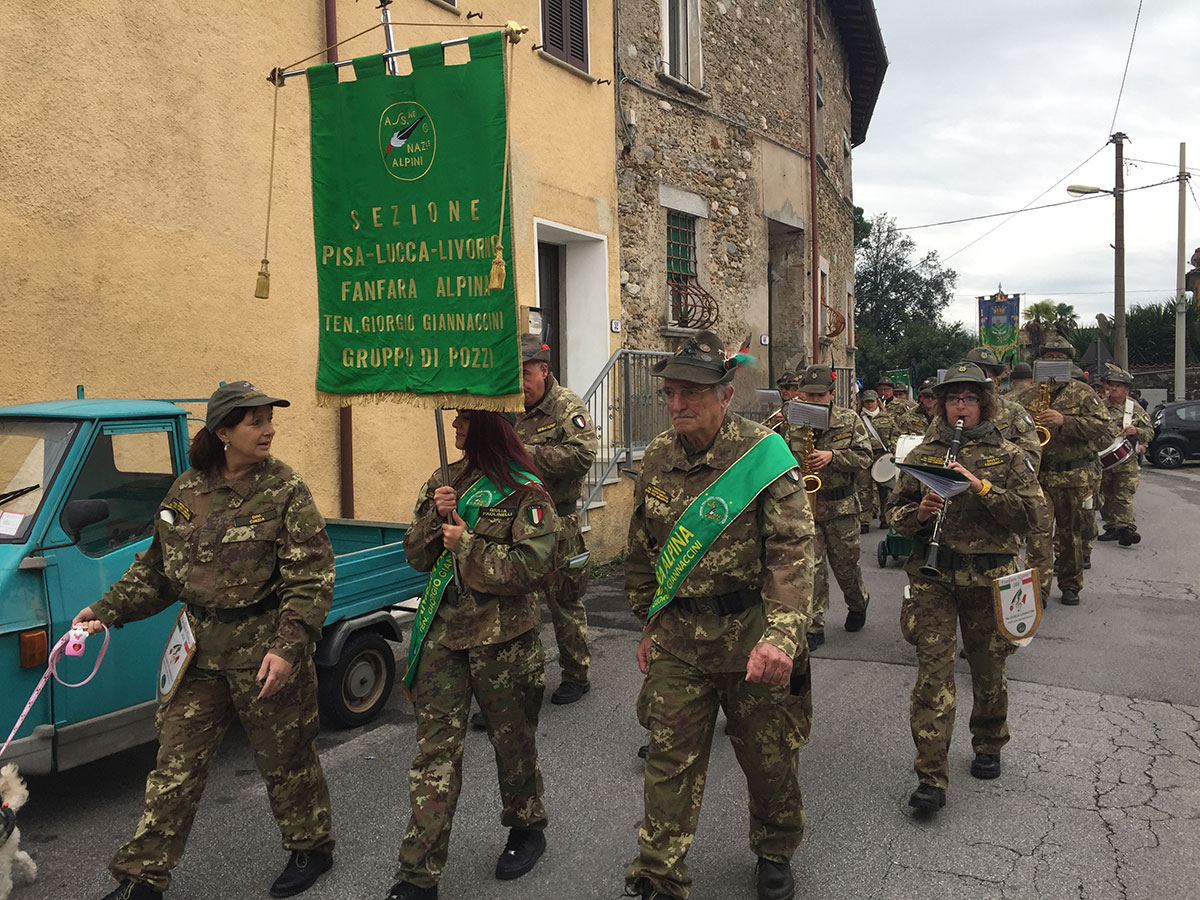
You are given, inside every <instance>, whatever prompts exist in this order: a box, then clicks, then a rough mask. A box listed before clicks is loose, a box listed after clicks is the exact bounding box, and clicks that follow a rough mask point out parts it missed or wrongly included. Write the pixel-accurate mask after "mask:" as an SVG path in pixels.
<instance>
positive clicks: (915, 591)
mask: <svg viewBox="0 0 1200 900" xmlns="http://www.w3.org/2000/svg"><path fill="white" fill-rule="evenodd" d="M1014 571H1015V568H1014ZM911 585H912V589H911V591H910V595H909V596H908V597H906V598H905V600H904V603H903V604H902V605H901V608H900V633H901V634H903V635H904V639H905V640H906V641H908V642H909V643H910V644H912V645H913V646H914V647H916V648H917V680H916V683H915V684H914V685H913V689H912V697H911V700H910V704H909V714H908V715H909V725H910V726H911V728H912V737H913V744H915V745H916V748H917V756H916V760H915V761H914V763H913V768H914V769H915V770H916V773H917V778H918V779H920V781H921V782H922V783H923V784H931V785H933V786H934V787H940V788H944V787H946V785H947V784H948V783H949V780H950V768H949V763H948V756H949V752H950V736H951V734H952V732H953V731H954V712H955V705H956V700H955V685H954V660H955V652H956V650H957V649H958V644H957V640H956V636H955V630H956V629H955V626H956V625H960V626H961V627H962V637H963V648H964V649H965V651H966V654H967V663H968V664H969V665H970V667H971V691H972V693H973V694H974V702H973V704H972V706H971V726H970V727H971V746H972V748H973V749H974V750H975V752H976V753H999V752H1000V750H1001V748H1003V747H1004V745H1005V744H1007V743H1008V678H1007V677H1006V675H1005V673H1004V661H1005V660H1006V659H1007V658H1008V656H1009V655H1010V654H1011V653H1012V652H1013V651H1014V650H1016V649H1017V648H1016V646H1015V645H1013V644H1010V643H1009V642H1008V641H1006V640H1004V638H1003V637H1001V636H1000V632H999V631H997V630H996V614H995V611H994V609H993V606H992V588H991V585H987V586H984V587H963V586H956V585H950V584H944V583H940V582H934V581H927V580H925V579H924V578H913V579H911Z"/></svg>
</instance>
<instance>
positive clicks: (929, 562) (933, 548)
mask: <svg viewBox="0 0 1200 900" xmlns="http://www.w3.org/2000/svg"><path fill="white" fill-rule="evenodd" d="M962 433H963V420H962V419H959V420H958V421H957V422H956V423H955V424H954V437H953V438H952V439H951V441H950V449H949V450H947V451H946V462H945V465H946V466H949V465H950V463H952V462H954V461H955V460H956V459H958V448H959V446H960V445H961V444H962ZM945 512H946V504H945V503H943V504H942V508H941V509H939V510H938V511H937V519H936V521H935V522H934V523H933V539H932V540H931V541H930V542H929V552H927V553H926V554H925V565H923V566H921V568H920V569H919V570H918V571H920V573H921V574H922V575H924V576H925V577H926V578H941V577H942V570H941V569H939V568H938V554H939V553H940V552H941V549H942V516H943V515H944V514H945Z"/></svg>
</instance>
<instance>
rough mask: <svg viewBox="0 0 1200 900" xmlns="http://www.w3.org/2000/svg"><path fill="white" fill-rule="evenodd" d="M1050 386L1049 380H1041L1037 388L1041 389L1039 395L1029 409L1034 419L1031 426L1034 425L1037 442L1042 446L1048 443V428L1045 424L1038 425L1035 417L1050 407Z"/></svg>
mask: <svg viewBox="0 0 1200 900" xmlns="http://www.w3.org/2000/svg"><path fill="white" fill-rule="evenodd" d="M1051 387H1052V386H1051V384H1050V382H1048V381H1043V382H1042V383H1041V384H1040V385H1039V389H1040V390H1041V395H1040V396H1039V397H1038V398H1037V401H1036V402H1035V403H1034V404H1033V409H1031V410H1030V412H1032V413H1033V419H1034V426H1033V427H1034V430H1035V431H1036V432H1037V436H1038V443H1040V444H1041V445H1042V446H1043V447H1045V446H1046V445H1047V444H1048V443H1050V429H1049V428H1047V427H1046V426H1045V425H1038V424H1037V417H1038V413H1041V412H1045V411H1046V410H1048V409H1049V408H1050V390H1051Z"/></svg>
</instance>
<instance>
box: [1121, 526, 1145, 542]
mask: <svg viewBox="0 0 1200 900" xmlns="http://www.w3.org/2000/svg"><path fill="white" fill-rule="evenodd" d="M1117 540H1118V541H1120V543H1121V546H1122V547H1132V546H1133V545H1134V544H1140V543H1141V542H1142V536H1141V535H1140V534H1138V533H1137V532H1136V531H1134V530H1133V529H1132V528H1122V529H1121V536H1120V537H1119V538H1117Z"/></svg>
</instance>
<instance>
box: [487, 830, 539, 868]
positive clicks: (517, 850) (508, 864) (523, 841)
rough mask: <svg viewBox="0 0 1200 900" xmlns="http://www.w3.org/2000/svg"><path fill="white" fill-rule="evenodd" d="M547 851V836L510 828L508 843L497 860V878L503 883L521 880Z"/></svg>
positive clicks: (536, 832)
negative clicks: (516, 879) (515, 879)
mask: <svg viewBox="0 0 1200 900" xmlns="http://www.w3.org/2000/svg"><path fill="white" fill-rule="evenodd" d="M545 851H546V835H545V834H544V833H542V832H541V831H534V830H533V829H531V828H510V829H509V830H508V843H506V844H505V845H504V852H503V853H501V854H500V858H499V859H498V860H496V877H497V878H499V879H500V880H501V881H512V880H513V879H514V878H520V877H521V876H522V875H524V874H525V873H526V872H528V871H529V870H530V869H532V868H533V867H534V866H535V865H537V861H538V860H539V859H541V858H542V854H543V853H544V852H545Z"/></svg>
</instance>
